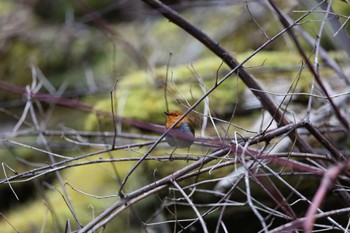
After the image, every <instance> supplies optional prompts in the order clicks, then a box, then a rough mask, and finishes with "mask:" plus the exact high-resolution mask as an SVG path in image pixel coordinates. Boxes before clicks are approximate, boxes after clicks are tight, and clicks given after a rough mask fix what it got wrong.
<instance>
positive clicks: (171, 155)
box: [169, 147, 177, 161]
mask: <svg viewBox="0 0 350 233" xmlns="http://www.w3.org/2000/svg"><path fill="white" fill-rule="evenodd" d="M176 149H177V147H175V148H174V150H173V151H172V152H171V153H170V156H169V160H170V161H172V160H173V159H172V158H173V154H174V152H175V151H176Z"/></svg>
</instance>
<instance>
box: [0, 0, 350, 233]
mask: <svg viewBox="0 0 350 233" xmlns="http://www.w3.org/2000/svg"><path fill="white" fill-rule="evenodd" d="M163 2H164V3H165V4H168V5H169V6H170V7H171V8H172V9H174V10H176V11H177V12H178V13H179V14H180V15H181V16H182V17H184V18H185V19H186V20H188V21H189V22H190V23H192V24H193V25H194V26H195V27H197V28H198V29H200V30H202V31H203V32H204V33H206V34H207V35H208V36H210V37H211V38H212V39H213V40H215V41H216V42H217V43H218V44H219V45H221V46H222V47H223V48H224V49H226V51H227V52H228V53H229V54H230V55H231V56H233V57H235V58H236V59H237V60H238V61H239V62H242V61H244V60H245V59H246V58H247V57H249V56H250V55H251V54H252V53H253V51H254V50H256V49H258V48H259V47H260V46H262V45H263V44H264V43H266V42H268V41H270V39H271V38H273V37H274V36H275V35H276V34H277V33H279V32H280V31H281V30H283V27H282V26H281V24H280V22H279V21H278V17H277V16H276V13H275V12H274V11H273V10H272V8H271V7H270V6H269V4H268V3H267V2H266V1H263V0H255V1H254V0H252V1H250V0H221V1H219V0H210V1H204V0H203V1H201V0H198V1H189V0H187V1H186V0H178V1H163ZM320 2H321V1H312V0H308V1H296V0H293V1H276V4H277V5H278V7H279V8H280V9H281V10H282V11H283V12H284V13H285V14H286V16H287V17H288V19H289V20H290V22H293V21H295V20H297V19H298V18H299V17H301V16H303V15H304V14H307V16H306V17H305V18H303V19H302V20H301V21H299V22H298V23H297V26H295V27H294V31H295V32H296V34H297V37H298V39H300V42H301V45H302V48H303V50H304V51H305V53H307V55H308V57H309V59H310V60H311V61H312V62H313V64H315V67H316V69H317V70H318V72H319V73H320V76H321V77H322V80H323V82H324V85H325V86H326V88H327V90H328V91H329V93H330V94H331V95H332V96H333V95H337V94H341V93H343V94H342V96H345V97H344V98H347V96H348V95H349V94H348V93H349V92H348V85H349V83H350V81H349V80H350V79H349V72H350V71H349V58H350V43H349V42H350V40H349V37H348V33H349V30H350V28H349V24H348V23H347V22H348V20H349V15H350V7H349V5H348V3H347V2H345V1H340V0H337V1H336V0H334V1H332V4H331V5H330V7H331V10H330V9H329V8H328V10H327V7H328V4H327V2H324V4H322V5H321V6H320V7H318V8H316V9H315V10H312V11H311V12H309V13H308V11H310V10H311V9H313V8H314V7H315V6H316V5H317V4H319V3H320ZM325 7H326V8H325ZM327 12H328V13H327ZM325 15H327V17H326V16H325ZM323 24H324V25H323ZM318 40H320V41H318ZM318 43H319V44H318ZM316 62H317V63H316ZM304 65H305V63H304V62H303V59H302V58H301V57H300V55H299V54H298V51H297V50H296V48H295V45H294V44H293V43H292V41H291V40H290V38H289V37H288V36H287V34H283V35H281V36H279V37H277V38H276V39H274V40H273V41H271V43H269V44H268V45H267V46H266V47H264V49H262V50H260V51H259V52H258V53H257V54H255V55H254V56H253V57H252V58H251V59H249V61H248V62H247V63H245V65H244V67H245V68H246V70H247V71H248V72H249V73H251V74H252V75H253V76H254V77H255V78H256V79H257V81H258V82H259V83H260V84H261V85H262V87H263V90H264V91H266V93H268V94H269V95H270V97H271V98H272V99H273V100H274V101H275V103H276V104H277V105H281V106H282V105H283V107H282V108H283V109H285V112H286V115H287V116H288V117H290V118H289V119H291V121H292V122H298V121H299V120H300V119H303V117H305V114H306V112H312V113H314V115H312V117H313V118H312V119H318V121H317V122H314V123H315V124H317V125H319V126H324V127H326V128H327V127H328V128H327V129H331V130H328V131H327V130H326V129H325V130H324V135H325V136H327V138H329V140H331V142H332V143H333V144H334V145H335V147H336V148H337V149H339V151H345V152H344V153H347V152H346V151H348V150H347V149H348V145H349V144H348V141H349V139H348V136H347V133H344V131H343V130H342V127H341V126H340V124H339V122H337V120H335V119H334V115H333V114H325V112H326V110H325V111H318V110H320V109H321V107H322V106H325V105H326V104H327V101H326V100H325V99H322V98H315V99H314V100H313V101H312V102H310V95H308V94H305V95H304V94H302V93H312V94H314V95H319V96H320V95H323V93H322V91H321V90H320V88H319V87H318V86H317V85H316V86H315V81H314V80H313V77H312V75H311V73H310V72H309V71H308V70H307V69H304V68H305V67H304ZM229 71H230V68H229V67H228V66H226V65H225V64H222V61H221V59H220V58H218V57H216V56H215V55H214V54H213V53H212V52H211V51H209V50H208V49H207V48H206V47H205V46H203V45H202V44H201V43H200V42H199V41H197V40H196V39H194V38H193V37H192V36H191V35H189V34H188V33H187V32H185V31H183V30H182V29H181V28H179V27H178V26H176V25H175V24H173V23H172V22H170V21H169V20H168V19H165V18H164V17H163V16H162V15H160V14H159V13H158V12H157V11H155V10H153V9H152V8H150V7H149V6H148V5H146V4H145V3H143V2H142V1H138V0H131V1H127V0H74V1H68V0H17V1H13V0H2V1H0V129H1V130H0V161H1V164H2V171H3V172H2V173H1V175H0V176H1V178H2V182H1V185H0V200H1V202H0V215H1V216H0V229H3V230H1V231H2V232H65V231H66V232H69V231H68V230H67V229H68V228H71V229H72V231H74V230H77V229H79V228H80V225H86V224H87V223H89V222H90V221H91V220H92V219H94V218H95V217H96V216H98V215H99V214H100V213H101V212H102V211H103V210H105V209H106V208H107V207H108V206H110V205H111V204H112V203H114V202H116V201H117V200H119V197H118V195H117V194H118V189H119V187H120V182H121V180H123V178H124V177H125V175H126V174H127V172H128V171H129V169H130V168H131V166H132V165H133V164H134V163H135V161H136V160H135V161H122V159H123V158H127V159H128V158H139V157H140V156H142V155H143V154H144V153H145V151H147V148H149V144H147V143H150V142H153V141H154V140H156V139H157V138H158V137H159V136H160V132H162V131H161V129H163V128H162V127H163V125H164V123H165V116H164V113H163V112H164V111H166V110H167V106H168V108H169V110H179V111H185V110H186V109H188V107H189V106H191V105H192V104H194V103H195V102H196V101H197V100H198V99H199V98H200V97H201V96H202V95H203V94H204V93H205V92H206V91H208V90H209V89H210V88H211V87H213V86H214V85H215V83H216V82H217V80H221V79H222V78H223V77H224V76H225V75H226V74H227V73H228V72H229ZM286 93H299V94H296V95H287V97H286V95H285V94H286ZM300 93H301V94H300ZM344 93H345V94H344ZM29 96H30V97H29ZM286 98H287V101H286ZM344 101H345V103H344V104H343V105H341V104H340V105H337V106H338V107H339V110H340V111H341V112H343V113H344V114H347V113H348V112H347V107H346V106H348V102H347V101H348V100H347V99H345V100H344ZM286 102H287V104H286ZM327 111H328V110H327ZM113 114H114V115H116V116H118V117H119V118H117V120H116V121H113V120H112V117H111V116H112V115H113ZM320 115H321V116H322V115H327V116H326V118H323V117H319V116H320ZM208 116H210V117H212V118H208ZM345 116H348V115H345ZM191 117H192V118H193V119H194V121H195V123H196V135H197V137H198V138H206V139H213V140H214V139H218V138H221V139H225V140H226V139H227V140H231V139H232V140H233V139H237V135H238V137H239V138H240V139H241V140H244V139H246V138H248V137H251V136H254V135H256V134H258V132H261V130H262V129H264V127H267V129H272V128H273V127H276V126H275V125H273V126H271V128H270V126H265V123H266V125H269V121H271V118H270V117H269V116H268V114H267V113H265V112H264V111H263V109H262V108H261V104H260V102H259V100H258V99H256V98H255V97H254V95H253V94H252V92H251V90H249V88H247V87H246V86H245V85H244V84H243V83H242V81H241V80H240V79H239V77H238V76H237V75H232V76H231V77H230V78H228V79H227V80H226V81H225V82H224V83H223V84H222V85H220V86H219V87H217V89H216V90H215V91H214V92H213V93H211V94H210V95H209V97H208V98H206V100H205V101H202V102H201V103H200V104H199V105H198V106H197V107H196V109H195V111H193V112H192V113H191ZM317 117H319V118H317ZM347 119H349V118H347ZM302 133H303V132H302ZM304 133H305V135H304V136H305V139H306V140H308V142H309V143H310V145H312V146H313V147H314V148H316V149H319V150H320V151H321V154H322V150H324V148H322V146H320V143H319V142H318V141H317V140H313V139H310V138H308V135H306V132H304ZM327 133H329V135H327ZM281 141H282V138H277V140H276V142H274V144H273V145H271V147H277V148H278V147H279V146H281V147H282V148H283V149H280V150H279V151H278V152H282V151H283V152H285V151H287V152H288V151H292V148H293V146H292V145H290V144H289V145H287V146H285V145H284V144H283V145H282V142H281ZM113 142H114V143H115V146H120V148H121V149H119V150H115V151H111V150H110V146H111V145H112V144H113ZM135 143H140V145H138V146H137V147H132V145H133V144H135ZM142 143H144V144H142ZM260 146H261V145H257V146H256V147H254V148H255V149H260V148H261V147H260ZM171 151H172V148H170V147H169V146H168V145H167V144H165V143H160V144H159V145H158V146H157V148H156V150H154V151H152V154H151V156H169V154H170V153H171ZM213 151H215V148H210V147H207V146H203V145H199V144H196V145H194V146H193V147H191V151H190V153H191V155H193V156H197V157H200V156H203V155H206V154H209V153H211V152H213ZM177 153H179V155H184V156H185V155H186V153H187V152H186V150H185V149H184V150H181V149H180V150H179V151H178V152H177ZM75 157H76V158H77V159H76V160H75V159H74V158H75ZM72 158H73V159H72ZM78 158H79V159H78ZM108 159H120V161H119V160H116V161H112V162H109V160H108ZM99 160H100V162H98V161H99ZM78 162H82V163H83V162H84V163H85V164H80V165H79V164H78ZM190 163H191V162H190ZM217 163H219V162H218V161H217ZM187 165H188V163H187V162H186V161H170V162H169V161H157V160H153V161H152V160H151V161H145V163H143V164H142V166H140V167H139V168H138V169H137V170H136V171H135V173H134V174H133V175H132V177H131V178H130V179H131V180H129V182H128V183H127V185H126V190H127V192H131V191H133V190H136V189H138V188H140V187H142V186H143V185H146V184H148V183H150V182H153V181H154V180H156V179H158V178H161V177H164V176H166V175H168V174H171V173H172V172H175V171H177V170H179V169H181V168H183V167H185V166H187ZM55 167H60V168H59V169H58V170H57V171H56V170H54V168H55ZM232 170H233V167H232V166H223V167H222V168H221V169H219V170H217V171H215V172H214V173H210V172H209V173H205V174H203V175H202V176H200V178H199V180H197V179H192V180H186V181H184V183H183V184H182V185H183V186H184V187H186V185H190V184H192V183H195V182H199V181H206V180H207V181H208V180H210V182H207V183H206V184H204V185H203V187H202V186H199V185H198V188H202V189H204V190H213V189H214V187H215V186H216V185H217V182H216V180H215V179H216V178H223V177H225V176H227V175H228V174H230V172H231V171H232ZM9 178H11V179H13V181H12V180H11V184H9V182H8V179H9ZM287 179H288V182H289V183H290V184H291V185H295V186H297V187H298V188H297V189H298V191H300V192H302V193H303V194H304V195H305V196H306V197H308V198H311V197H312V195H313V194H314V192H315V190H316V189H317V185H318V183H319V181H320V177H315V176H308V177H305V176H303V175H302V174H299V176H298V178H295V177H294V178H293V177H292V175H290V174H289V175H287ZM243 183H244V182H241V185H242V186H241V188H239V187H238V188H237V190H238V191H235V192H234V194H232V197H230V198H232V199H231V201H232V202H231V203H230V207H227V208H228V210H227V211H226V212H225V214H224V217H222V216H219V215H220V212H215V211H214V213H213V214H211V215H209V217H208V218H207V219H206V220H207V225H208V228H210V229H211V232H215V229H219V227H217V225H220V224H218V219H219V218H222V219H221V220H222V224H224V225H225V227H222V228H220V230H217V231H216V232H258V231H259V230H261V224H260V221H259V220H258V219H257V218H256V216H255V215H254V213H253V211H252V209H251V208H250V207H249V206H248V205H247V202H246V198H245V194H246V193H245V191H244V188H242V187H244V184H243ZM197 184H198V183H197ZM302 184H303V185H302ZM276 185H277V186H278V184H276ZM279 185H281V184H279ZM282 186H283V185H281V187H279V188H280V191H281V192H282V193H284V194H286V195H288V193H289V192H290V191H288V190H286V189H284V188H285V187H282ZM251 189H252V190H253V193H254V197H255V198H256V200H259V201H261V202H262V203H264V204H263V205H266V206H269V207H270V208H272V209H274V208H277V207H276V206H275V205H274V204H271V200H269V199H268V197H267V196H268V195H266V194H264V193H263V192H262V191H261V188H260V187H259V185H257V184H252V187H251ZM242 190H243V191H242ZM178 195H179V194H178V193H177V192H176V191H174V190H172V189H171V188H169V189H165V190H162V191H161V192H159V193H158V194H157V195H154V196H150V197H148V198H146V199H145V200H143V201H140V202H139V203H137V204H135V205H134V206H133V207H131V208H129V209H128V210H126V211H124V212H123V213H122V214H121V215H120V216H118V217H116V218H115V219H114V220H112V221H111V222H109V223H108V225H107V227H106V229H105V231H104V232H178V231H180V230H181V229H182V228H181V227H184V226H186V221H184V222H185V223H182V222H181V221H180V220H182V219H183V220H187V221H189V220H190V219H192V218H194V217H195V215H194V214H193V212H192V210H191V208H190V207H189V206H186V205H181V204H180V203H179V204H178V205H179V206H177V207H176V205H174V203H177V201H179V200H178V199H177V198H178ZM293 195H294V194H293ZM293 195H292V194H291V196H289V198H290V199H288V201H289V202H290V203H292V200H293V201H295V202H296V205H295V206H293V207H295V211H296V213H297V214H298V216H301V217H302V216H303V215H304V214H305V211H306V208H307V205H306V204H305V203H303V204H300V203H299V200H300V197H294V196H293ZM194 198H195V201H196V203H198V205H199V204H203V205H205V204H208V203H218V200H219V198H218V197H217V196H215V195H212V194H209V193H206V192H203V193H197V194H196V196H195V197H194ZM328 201H329V202H328ZM257 203H258V201H257ZM185 204H186V203H185ZM327 205H328V206H327ZM343 205H344V203H343V202H342V201H340V200H339V199H337V197H336V195H335V196H332V197H330V199H329V200H327V202H326V203H325V210H327V209H328V208H335V207H338V206H340V207H341V206H343ZM208 208H209V207H208ZM201 211H202V210H201ZM203 211H204V210H203ZM262 212H264V211H262ZM266 216H268V217H266V218H267V219H268V220H269V221H271V222H270V223H271V226H274V227H276V226H278V225H280V224H283V223H285V222H286V220H285V219H284V218H283V217H280V218H279V217H276V216H274V217H271V216H270V215H269V214H266ZM269 218H270V219H269ZM171 219H176V220H178V222H177V221H175V222H176V223H174V222H173V221H171ZM272 219H273V220H272ZM167 220H168V221H169V222H167ZM336 221H338V222H339V223H341V224H344V225H346V222H347V217H344V216H341V217H340V218H339V219H337V220H336ZM67 222H69V223H70V224H71V227H67V224H68V223H67ZM151 223H155V224H151ZM68 225H69V224H68ZM328 226H329V225H327V227H328ZM225 229H226V231H225ZM184 232H202V229H201V227H200V225H198V224H194V225H193V226H191V227H189V228H185V230H184Z"/></svg>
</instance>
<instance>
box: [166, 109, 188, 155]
mask: <svg viewBox="0 0 350 233" xmlns="http://www.w3.org/2000/svg"><path fill="white" fill-rule="evenodd" d="M164 113H165V115H166V120H167V121H166V124H165V127H166V128H167V129H168V128H170V127H171V126H172V125H173V124H174V123H175V122H176V121H177V120H178V119H179V118H180V117H181V116H182V113H180V112H177V111H174V112H164ZM165 140H166V141H167V142H168V144H169V145H170V146H173V147H175V148H184V147H188V148H189V147H190V146H191V145H192V143H193V141H194V128H193V123H192V121H191V120H190V119H189V118H188V117H184V118H183V119H182V120H181V121H180V122H179V123H177V124H176V125H175V127H174V128H173V130H170V131H169V132H168V133H167V135H165Z"/></svg>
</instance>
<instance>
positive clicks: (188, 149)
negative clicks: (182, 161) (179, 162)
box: [186, 147, 190, 163]
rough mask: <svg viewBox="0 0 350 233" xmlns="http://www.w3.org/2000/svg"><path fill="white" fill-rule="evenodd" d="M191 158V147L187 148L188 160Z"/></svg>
mask: <svg viewBox="0 0 350 233" xmlns="http://www.w3.org/2000/svg"><path fill="white" fill-rule="evenodd" d="M189 158H190V147H188V148H187V155H186V162H187V163H188V160H189Z"/></svg>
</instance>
